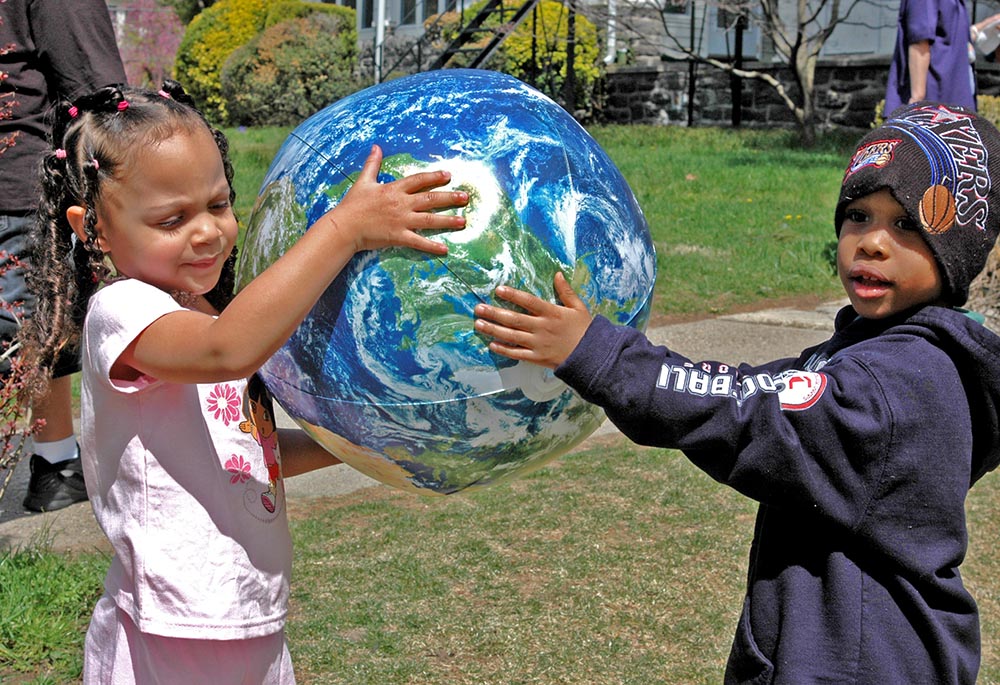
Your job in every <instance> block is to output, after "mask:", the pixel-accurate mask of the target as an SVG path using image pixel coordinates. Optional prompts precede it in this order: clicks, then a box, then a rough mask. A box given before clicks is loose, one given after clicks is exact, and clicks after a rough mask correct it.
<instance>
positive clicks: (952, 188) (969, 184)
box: [835, 102, 1000, 305]
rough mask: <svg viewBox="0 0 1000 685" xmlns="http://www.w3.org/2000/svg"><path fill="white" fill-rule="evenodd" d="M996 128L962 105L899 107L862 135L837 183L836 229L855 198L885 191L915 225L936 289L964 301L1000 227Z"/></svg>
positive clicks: (999, 144) (999, 145) (956, 302)
mask: <svg viewBox="0 0 1000 685" xmlns="http://www.w3.org/2000/svg"><path fill="white" fill-rule="evenodd" d="M998 165H1000V132H998V131H997V129H996V127H994V126H993V124H991V123H990V122H988V121H986V120H985V119H983V118H981V117H979V116H977V115H976V114H975V113H974V112H970V111H968V110H965V109H963V108H961V107H952V106H946V105H941V104H937V103H933V102H919V103H916V104H912V105H904V106H903V107H900V108H899V109H897V110H896V111H894V112H893V113H892V114H891V115H890V116H889V118H888V119H886V121H885V123H884V124H883V125H882V126H880V127H879V128H877V129H875V130H873V131H871V132H870V133H869V134H868V135H866V136H865V137H864V138H862V139H861V142H860V143H859V145H858V148H857V152H856V153H855V154H854V156H853V157H852V159H851V163H850V164H849V165H848V167H847V170H846V172H845V173H844V180H843V183H842V185H841V188H840V199H839V200H838V202H837V210H836V217H835V221H836V228H837V232H838V234H839V233H840V226H841V224H842V223H843V221H844V213H845V210H846V209H847V206H848V205H849V204H850V203H851V202H852V201H854V200H856V199H858V198H861V197H864V196H865V195H870V194H872V193H875V192H878V191H879V190H888V191H889V192H890V193H891V194H892V196H893V198H894V199H895V200H896V202H898V203H899V204H900V205H901V206H902V207H903V209H904V210H905V211H906V214H907V216H909V218H910V220H911V221H913V223H914V224H915V225H917V226H919V227H920V229H921V231H922V234H923V237H924V240H925V242H926V243H927V245H928V246H929V247H930V249H931V252H932V253H933V254H934V259H935V261H936V262H937V265H938V268H939V270H940V272H941V280H942V284H943V292H944V295H945V297H946V299H947V300H948V301H949V302H950V303H951V304H953V305H961V304H964V303H965V301H966V299H967V298H968V294H969V284H970V283H971V282H972V279H973V278H975V277H976V275H977V274H978V273H979V272H980V271H981V270H982V268H983V266H985V264H986V259H987V257H988V256H989V253H990V250H991V249H992V248H993V244H994V243H995V242H996V239H997V234H998V232H1000V176H997V179H996V180H997V182H996V183H994V180H995V179H994V176H996V175H997V174H1000V166H998Z"/></svg>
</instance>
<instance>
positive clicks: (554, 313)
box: [475, 273, 593, 369]
mask: <svg viewBox="0 0 1000 685" xmlns="http://www.w3.org/2000/svg"><path fill="white" fill-rule="evenodd" d="M555 290H556V295H557V297H558V298H559V301H560V302H562V304H561V305H558V304H552V303H551V302H547V301H545V300H543V299H541V298H539V297H535V296H534V295H532V294H531V293H526V292H524V291H523V290H515V289H514V288H511V287H509V286H505V285H501V286H498V287H497V289H496V295H497V297H499V298H500V299H503V300H506V301H507V302H510V303H511V304H513V305H517V306H518V307H520V308H522V309H524V310H525V311H524V312H517V311H513V310H511V309H506V308H504V307H493V306H491V305H488V304H477V305H476V309H475V314H476V317H477V318H476V323H475V327H476V330H477V331H479V332H480V333H483V334H485V335H488V336H490V337H492V338H493V339H494V340H493V342H491V343H490V350H491V351H493V352H496V353H497V354H501V355H503V356H505V357H509V358H511V359H516V360H518V361H529V362H532V363H534V364H538V365H540V366H545V367H548V368H550V369H554V368H556V367H557V366H559V365H560V364H562V363H563V362H564V361H566V358H567V357H569V355H570V353H572V352H573V350H574V349H576V346H577V344H578V343H579V342H580V339H581V338H583V334H584V333H586V332H587V328H588V327H589V326H590V322H591V321H592V320H593V317H592V316H591V315H590V312H589V311H587V305H586V304H584V302H583V300H581V299H580V298H579V297H578V296H577V294H576V293H575V292H574V291H573V288H572V287H571V286H570V284H569V283H568V282H567V281H566V277H565V276H563V274H562V273H557V274H556V277H555Z"/></svg>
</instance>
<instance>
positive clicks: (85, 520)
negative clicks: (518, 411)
mask: <svg viewBox="0 0 1000 685" xmlns="http://www.w3.org/2000/svg"><path fill="white" fill-rule="evenodd" d="M846 302H847V301H846V299H845V300H843V301H837V302H831V303H828V304H825V305H822V306H820V307H817V308H815V309H795V308H784V309H768V310H762V311H758V312H749V313H745V314H733V315H727V316H720V317H716V318H711V319H704V320H700V321H694V322H690V323H682V324H674V325H669V326H663V327H660V328H655V329H650V330H649V331H648V332H647V333H648V335H649V337H650V339H651V340H653V341H654V342H656V343H658V344H663V345H667V346H669V347H671V348H672V349H675V350H677V351H678V352H680V353H681V354H684V355H686V356H688V357H690V358H691V359H694V360H696V361H703V360H712V361H722V362H730V363H738V362H747V363H750V364H760V363H763V362H766V361H770V360H772V359H779V358H781V357H794V356H798V354H799V352H801V351H802V350H803V349H805V348H806V347H809V346H811V345H815V344H817V343H819V342H822V341H823V340H825V339H826V338H828V337H829V336H830V333H831V332H832V331H833V318H834V315H835V314H836V312H837V310H838V309H839V308H840V307H842V306H843V305H844V304H846ZM279 419H280V420H279V425H294V424H292V423H291V421H290V420H289V419H288V418H287V417H284V418H283V419H282V418H281V417H279ZM614 431H615V428H614V426H612V425H611V424H610V423H607V422H605V424H604V425H603V426H602V427H601V428H600V429H598V431H597V433H595V435H602V434H607V433H611V432H614ZM27 480H28V463H27V460H26V459H25V460H23V461H22V462H21V463H20V464H18V466H17V468H16V469H15V472H14V478H13V480H12V482H11V484H10V485H9V486H8V489H7V493H6V494H5V495H4V497H3V499H2V500H0V549H5V548H14V549H17V548H20V547H24V546H26V545H28V544H30V543H31V542H32V541H37V540H39V539H40V538H45V539H50V540H51V545H52V548H53V549H55V550H58V551H66V550H90V549H103V550H109V549H110V548H109V546H108V545H107V543H106V541H105V539H104V535H103V533H101V531H100V529H99V528H98V526H97V524H96V522H95V521H94V516H93V513H92V512H91V509H90V504H89V503H87V502H80V503H78V504H74V505H72V506H69V507H67V508H65V509H62V510H60V511H56V512H50V513H44V514H34V513H31V512H27V511H24V509H23V508H22V507H21V501H22V500H23V499H24V492H25V489H26V488H27ZM375 485H379V484H378V483H377V482H376V481H374V480H372V479H370V478H368V477H367V476H364V475H362V474H361V473H358V472H357V471H355V470H354V469H352V468H350V467H348V466H344V465H338V466H334V467H331V468H327V469H320V470H318V471H313V472H312V473H308V474H304V475H301V476H296V477H294V478H289V479H287V480H286V481H285V490H286V493H287V496H288V498H289V500H301V499H308V498H310V497H334V496H337V495H341V494H346V493H349V492H353V491H355V490H358V489H360V488H366V487H372V486H375Z"/></svg>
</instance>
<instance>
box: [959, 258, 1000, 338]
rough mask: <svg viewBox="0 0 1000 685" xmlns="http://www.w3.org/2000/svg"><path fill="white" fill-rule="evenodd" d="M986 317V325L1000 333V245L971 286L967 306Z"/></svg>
mask: <svg viewBox="0 0 1000 685" xmlns="http://www.w3.org/2000/svg"><path fill="white" fill-rule="evenodd" d="M965 306H966V307H967V308H969V309H971V310H972V311H974V312H979V313H980V314H982V315H983V316H985V317H986V325H987V326H988V327H989V328H991V329H992V330H994V331H998V332H1000V245H997V246H995V247H994V248H993V251H992V252H990V256H989V258H988V259H987V260H986V267H985V268H984V269H983V272H982V273H981V274H979V276H977V277H976V279H975V280H974V281H972V285H970V286H969V302H968V303H967V304H966V305H965Z"/></svg>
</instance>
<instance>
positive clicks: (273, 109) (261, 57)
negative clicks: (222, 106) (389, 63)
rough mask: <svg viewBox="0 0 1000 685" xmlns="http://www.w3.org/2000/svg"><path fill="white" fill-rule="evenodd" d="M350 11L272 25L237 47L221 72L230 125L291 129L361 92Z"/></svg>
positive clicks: (311, 15) (351, 12)
mask: <svg viewBox="0 0 1000 685" xmlns="http://www.w3.org/2000/svg"><path fill="white" fill-rule="evenodd" d="M356 57H357V33H356V31H355V29H354V12H353V10H346V11H340V12H337V13H319V12H316V13H313V14H309V15H308V16H306V17H305V18H301V19H291V20H289V21H283V22H281V23H279V24H275V25H274V26H271V27H270V28H268V29H266V30H265V31H264V32H263V33H261V34H260V35H258V36H256V37H255V38H253V39H252V40H251V41H250V42H249V43H247V44H246V45H244V46H243V47H241V48H239V49H237V50H236V51H235V52H234V53H233V54H232V56H231V57H230V58H229V60H228V61H227V62H226V65H225V67H224V68H223V70H222V96H223V97H224V98H225V100H226V106H227V108H228V116H229V121H230V123H232V124H237V125H246V126H293V125H296V124H298V123H299V122H301V121H302V120H303V119H305V118H306V117H308V116H310V115H312V114H314V113H315V112H318V111H319V110H320V109H322V108H323V107H325V106H326V105H328V104H330V103H331V102H334V101H335V100H338V99H340V98H341V97H343V96H345V95H348V94H350V93H352V92H354V91H356V90H358V89H359V88H360V84H359V82H358V81H357V79H355V78H354V76H353V74H352V72H353V69H354V65H355V63H356Z"/></svg>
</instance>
